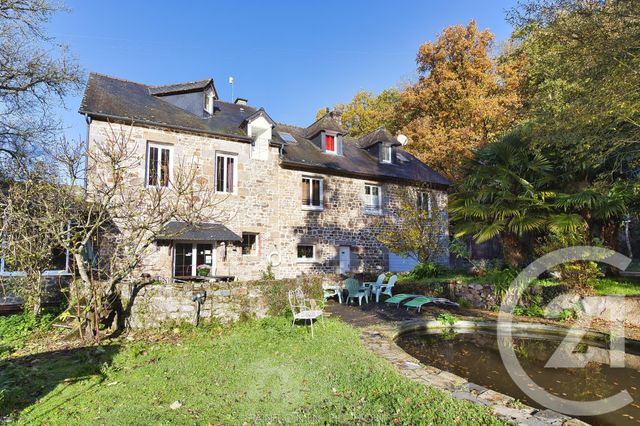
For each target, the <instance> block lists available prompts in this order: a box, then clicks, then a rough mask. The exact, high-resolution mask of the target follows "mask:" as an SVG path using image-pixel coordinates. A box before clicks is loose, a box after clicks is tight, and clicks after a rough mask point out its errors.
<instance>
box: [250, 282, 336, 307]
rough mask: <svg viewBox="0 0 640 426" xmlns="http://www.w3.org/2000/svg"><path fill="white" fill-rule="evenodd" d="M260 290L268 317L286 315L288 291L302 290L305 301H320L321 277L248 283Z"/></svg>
mask: <svg viewBox="0 0 640 426" xmlns="http://www.w3.org/2000/svg"><path fill="white" fill-rule="evenodd" d="M249 284H250V285H255V286H258V287H260V288H261V290H262V294H263V295H264V296H265V297H266V299H267V304H268V306H269V315H272V316H279V315H287V314H289V312H290V309H289V298H288V293H289V291H290V290H295V289H296V288H298V287H300V288H302V291H303V292H304V295H305V297H306V298H307V299H313V300H317V301H320V300H322V299H323V297H322V277H319V276H302V277H300V278H295V279H282V280H264V281H253V282H251V283H249Z"/></svg>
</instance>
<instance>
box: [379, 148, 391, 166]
mask: <svg viewBox="0 0 640 426" xmlns="http://www.w3.org/2000/svg"><path fill="white" fill-rule="evenodd" d="M380 149H381V150H382V152H381V153H380V162H381V163H391V161H392V160H391V150H392V147H391V145H382V146H381V147H380Z"/></svg>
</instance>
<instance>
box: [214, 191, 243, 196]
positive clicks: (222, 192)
mask: <svg viewBox="0 0 640 426" xmlns="http://www.w3.org/2000/svg"><path fill="white" fill-rule="evenodd" d="M215 193H216V194H220V195H238V192H237V191H236V192H224V191H215Z"/></svg>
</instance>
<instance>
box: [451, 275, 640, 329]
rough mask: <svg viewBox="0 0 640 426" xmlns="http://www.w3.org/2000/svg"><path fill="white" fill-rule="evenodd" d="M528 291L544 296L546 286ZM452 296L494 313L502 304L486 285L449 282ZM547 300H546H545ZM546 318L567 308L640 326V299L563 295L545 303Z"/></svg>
mask: <svg viewBox="0 0 640 426" xmlns="http://www.w3.org/2000/svg"><path fill="white" fill-rule="evenodd" d="M527 291H529V292H530V294H532V295H535V296H544V294H543V293H544V288H543V287H531V288H529V289H528V290H527ZM449 297H450V298H451V299H452V300H459V299H460V298H463V299H465V300H466V301H467V302H469V304H470V306H471V307H473V308H478V309H487V310H493V309H495V308H497V307H498V306H499V304H500V301H499V299H498V298H497V297H496V295H495V292H494V288H493V286H491V285H486V284H473V283H471V284H458V283H449ZM545 298H546V297H545ZM543 305H546V306H543V307H544V308H545V315H546V316H548V317H549V318H554V317H557V315H558V314H559V313H560V312H561V311H562V310H563V309H572V310H574V311H575V312H576V314H577V316H578V318H582V317H591V318H593V319H601V320H604V321H622V322H625V323H626V324H627V325H630V326H634V327H640V297H631V296H626V297H625V296H589V297H580V296H579V295H577V294H562V295H560V296H558V297H555V298H553V300H551V301H546V300H545V301H544V302H543Z"/></svg>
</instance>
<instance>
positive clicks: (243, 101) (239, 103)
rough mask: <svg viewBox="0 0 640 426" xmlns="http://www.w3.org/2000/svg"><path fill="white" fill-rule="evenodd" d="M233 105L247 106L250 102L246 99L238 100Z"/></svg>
mask: <svg viewBox="0 0 640 426" xmlns="http://www.w3.org/2000/svg"><path fill="white" fill-rule="evenodd" d="M233 103H234V104H236V105H246V104H247V103H249V101H248V100H247V99H245V98H236V100H235V101H233Z"/></svg>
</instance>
